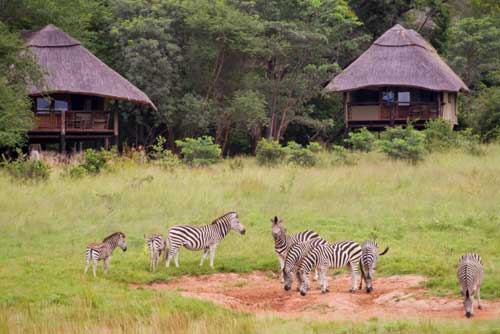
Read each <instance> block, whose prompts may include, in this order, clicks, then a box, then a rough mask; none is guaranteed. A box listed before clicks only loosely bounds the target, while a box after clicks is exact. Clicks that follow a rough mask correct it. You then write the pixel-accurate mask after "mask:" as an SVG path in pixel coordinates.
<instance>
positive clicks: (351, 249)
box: [297, 241, 361, 296]
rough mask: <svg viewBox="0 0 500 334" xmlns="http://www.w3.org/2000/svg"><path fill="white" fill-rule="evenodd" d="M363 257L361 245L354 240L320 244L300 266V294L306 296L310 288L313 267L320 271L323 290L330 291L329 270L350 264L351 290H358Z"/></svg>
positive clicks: (323, 291)
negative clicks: (358, 277)
mask: <svg viewBox="0 0 500 334" xmlns="http://www.w3.org/2000/svg"><path fill="white" fill-rule="evenodd" d="M360 258H361V247H360V246H359V244H358V243H356V242H354V241H340V242H336V243H334V244H327V245H318V246H316V247H314V248H313V249H312V250H311V251H310V252H309V254H308V255H307V256H306V257H305V258H304V259H303V260H302V262H301V263H300V265H299V268H298V275H297V277H298V278H299V282H300V294H301V295H302V296H305V295H306V294H307V291H308V290H309V288H310V285H309V273H310V272H311V270H312V269H313V268H315V267H316V268H317V269H318V272H319V280H320V285H321V292H322V293H326V292H328V280H327V277H326V276H327V271H328V269H329V268H342V267H344V266H346V265H348V266H349V269H350V271H351V289H350V290H349V291H350V292H356V283H357V271H358V266H359V261H360Z"/></svg>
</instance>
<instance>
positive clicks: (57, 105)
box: [54, 100, 68, 111]
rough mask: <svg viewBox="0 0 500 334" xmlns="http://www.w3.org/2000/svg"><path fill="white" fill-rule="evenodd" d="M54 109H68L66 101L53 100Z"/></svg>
mask: <svg viewBox="0 0 500 334" xmlns="http://www.w3.org/2000/svg"><path fill="white" fill-rule="evenodd" d="M54 110H55V111H68V101H65V100H54Z"/></svg>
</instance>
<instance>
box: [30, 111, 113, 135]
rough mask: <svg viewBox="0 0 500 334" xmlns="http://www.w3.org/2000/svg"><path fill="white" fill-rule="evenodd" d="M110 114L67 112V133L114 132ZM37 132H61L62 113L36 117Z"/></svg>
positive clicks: (38, 114) (100, 112) (37, 115)
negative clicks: (75, 131)
mask: <svg viewBox="0 0 500 334" xmlns="http://www.w3.org/2000/svg"><path fill="white" fill-rule="evenodd" d="M110 117H111V113H110V112H103V111H94V112H78V111H66V113H65V122H64V123H65V126H66V131H71V130H77V131H99V130H102V131H104V130H113V128H112V127H111V126H110ZM35 123H36V125H35V129H34V130H35V131H36V130H39V131H43V130H45V131H59V130H61V113H60V112H47V113H44V114H41V113H37V114H36V115H35Z"/></svg>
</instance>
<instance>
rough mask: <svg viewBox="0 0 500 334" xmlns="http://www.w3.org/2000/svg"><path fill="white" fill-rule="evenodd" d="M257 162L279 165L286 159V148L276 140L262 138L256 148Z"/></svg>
mask: <svg viewBox="0 0 500 334" xmlns="http://www.w3.org/2000/svg"><path fill="white" fill-rule="evenodd" d="M255 154H256V156H257V162H258V163H259V164H261V165H277V164H278V163H280V162H281V161H283V160H284V159H285V156H286V152H285V150H284V148H283V147H282V146H281V145H280V143H278V142H277V141H274V140H268V139H261V140H260V141H259V143H258V144H257V149H256V150H255Z"/></svg>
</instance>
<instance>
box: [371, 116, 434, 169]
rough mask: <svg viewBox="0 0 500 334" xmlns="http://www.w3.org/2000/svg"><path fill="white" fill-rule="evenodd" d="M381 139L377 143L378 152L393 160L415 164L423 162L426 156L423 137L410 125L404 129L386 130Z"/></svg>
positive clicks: (399, 127)
mask: <svg viewBox="0 0 500 334" xmlns="http://www.w3.org/2000/svg"><path fill="white" fill-rule="evenodd" d="M381 137H382V139H381V140H379V141H378V146H379V147H380V150H381V151H382V152H384V153H385V154H387V155H388V156H389V157H391V158H393V159H402V160H407V161H409V162H411V163H412V164H415V163H417V162H418V161H421V160H423V158H424V156H425V154H426V150H425V135H424V134H423V133H422V132H420V131H417V130H415V129H414V128H413V127H412V126H411V125H410V124H408V125H407V126H406V128H403V127H401V126H397V127H394V128H387V129H386V130H385V131H384V132H383V133H382V134H381Z"/></svg>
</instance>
